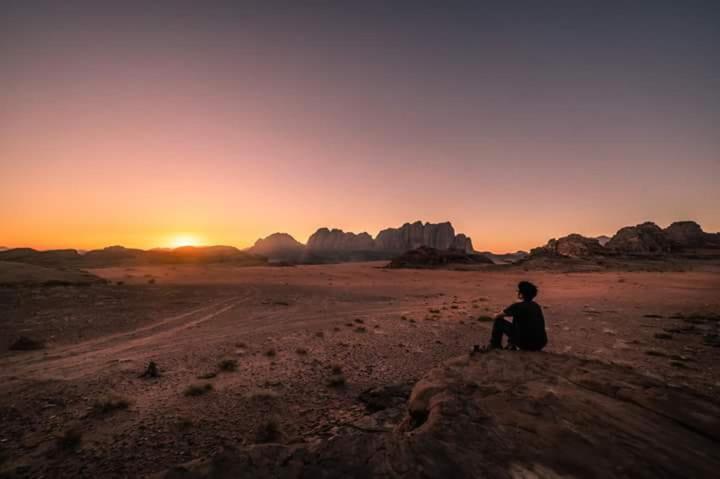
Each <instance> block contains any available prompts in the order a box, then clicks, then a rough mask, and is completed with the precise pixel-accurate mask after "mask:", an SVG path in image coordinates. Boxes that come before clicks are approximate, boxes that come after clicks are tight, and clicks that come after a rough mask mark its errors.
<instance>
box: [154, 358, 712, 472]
mask: <svg viewBox="0 0 720 479" xmlns="http://www.w3.org/2000/svg"><path fill="white" fill-rule="evenodd" d="M388 407H394V406H393V404H392V403H390V404H389V405H388ZM398 410H399V411H400V412H401V414H400V416H399V423H397V424H396V425H395V426H394V427H393V426H392V425H391V426H390V428H389V429H388V428H378V427H373V428H368V427H367V426H366V424H372V423H373V420H372V418H373V417H375V416H377V415H380V414H383V415H384V416H383V417H389V416H391V415H388V410H387V409H383V410H381V411H380V412H377V413H374V414H372V415H370V416H365V417H364V418H361V419H360V420H357V421H355V422H354V423H353V424H348V426H346V427H339V428H337V430H336V431H335V434H334V435H332V436H330V437H329V438H326V439H321V440H318V441H315V442H312V443H296V444H294V445H283V444H278V443H276V444H266V445H255V446H248V447H240V448H237V449H227V450H226V451H225V452H223V453H221V454H217V455H215V456H213V457H212V458H209V459H205V460H202V459H200V460H196V461H193V462H190V463H186V464H184V465H182V466H178V467H175V468H173V469H172V470H170V471H168V472H166V473H165V475H164V477H165V478H167V479H188V478H194V479H196V478H211V477H212V478H231V477H254V478H260V479H262V478H271V477H272V478H281V479H300V478H310V477H320V478H330V477H347V478H361V477H362V478H398V477H402V478H407V479H420V478H433V477H448V478H449V477H452V478H458V479H463V478H474V477H487V478H503V479H507V478H520V477H522V478H536V477H548V478H549V477H554V478H560V477H573V478H580V477H603V478H625V477H636V478H648V479H650V478H653V479H654V478H656V477H714V476H715V475H716V474H717V471H718V470H719V468H720V457H719V456H718V455H717V454H716V451H717V444H718V441H720V402H718V400H717V399H716V398H712V397H709V396H704V395H703V394H700V393H698V392H694V391H688V390H685V389H682V388H678V387H672V386H670V385H668V384H666V382H665V381H663V380H660V379H655V378H653V377H649V376H644V375H642V374H640V373H639V372H638V371H637V370H636V369H632V368H627V367H620V366H613V365H608V364H604V363H601V362H597V361H592V360H585V359H580V358H577V357H573V356H568V355H560V354H551V353H530V352H508V351H495V352H490V353H486V354H478V355H476V356H472V357H469V356H463V357H459V358H456V359H453V360H450V361H447V362H445V363H444V364H443V365H442V366H440V367H438V368H436V369H433V370H432V371H430V372H429V373H428V374H426V375H425V376H424V377H423V378H422V379H421V380H420V381H419V382H418V383H417V384H416V385H415V386H414V388H413V390H412V393H411V395H410V399H409V400H408V402H407V403H406V405H405V406H400V407H399V408H398Z"/></svg>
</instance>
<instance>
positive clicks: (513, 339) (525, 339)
mask: <svg viewBox="0 0 720 479" xmlns="http://www.w3.org/2000/svg"><path fill="white" fill-rule="evenodd" d="M537 293H538V289H537V286H535V285H534V284H532V283H530V282H528V281H521V282H520V283H518V298H520V299H522V301H520V302H518V303H515V304H511V305H510V306H508V307H507V308H505V310H504V311H503V312H502V313H500V314H498V315H497V316H495V322H494V323H493V329H492V336H491V337H490V345H489V346H488V347H487V349H493V348H501V347H502V338H503V335H505V336H507V338H508V347H509V348H513V347H515V348H520V349H524V350H529V351H540V350H541V349H542V348H544V347H545V345H546V344H547V333H546V332H545V317H544V316H543V312H542V308H541V307H540V305H539V304H537V303H536V302H535V301H533V300H534V299H535V296H537ZM508 316H510V317H512V318H513V320H512V322H510V321H508V320H507V319H505V318H506V317H508ZM478 350H479V348H478V347H477V346H476V347H475V349H474V351H478Z"/></svg>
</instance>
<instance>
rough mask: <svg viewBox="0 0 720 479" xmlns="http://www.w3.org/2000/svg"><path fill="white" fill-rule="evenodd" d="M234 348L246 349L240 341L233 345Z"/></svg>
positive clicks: (245, 345) (244, 344)
mask: <svg viewBox="0 0 720 479" xmlns="http://www.w3.org/2000/svg"><path fill="white" fill-rule="evenodd" d="M235 347H236V348H247V344H246V343H244V342H242V341H240V342H237V343H235Z"/></svg>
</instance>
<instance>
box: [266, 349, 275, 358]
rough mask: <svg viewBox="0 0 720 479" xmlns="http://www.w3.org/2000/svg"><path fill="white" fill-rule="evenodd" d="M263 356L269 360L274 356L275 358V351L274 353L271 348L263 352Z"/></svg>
mask: <svg viewBox="0 0 720 479" xmlns="http://www.w3.org/2000/svg"><path fill="white" fill-rule="evenodd" d="M265 356H267V357H269V358H274V357H275V356H277V351H275V350H274V349H273V348H270V349H268V350H267V351H265Z"/></svg>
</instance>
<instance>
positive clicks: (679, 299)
mask: <svg viewBox="0 0 720 479" xmlns="http://www.w3.org/2000/svg"><path fill="white" fill-rule="evenodd" d="M385 264H386V262H368V263H344V264H333V265H300V266H294V267H282V266H259V267H235V266H232V265H223V264H212V265H161V266H138V267H115V268H101V269H93V270H90V271H89V272H90V273H92V274H94V275H97V276H99V277H101V278H104V279H106V280H107V282H106V283H104V284H92V285H88V286H71V285H70V286H68V285H65V286H63V285H58V286H45V287H5V288H0V330H1V331H2V337H3V338H2V342H3V344H2V352H1V353H0V421H1V423H2V428H0V456H1V458H0V461H1V462H0V471H1V474H0V476H2V477H154V476H156V475H158V476H160V477H161V476H162V475H164V474H168V477H174V476H172V474H175V473H177V474H180V475H178V476H177V477H196V476H191V475H187V476H185V475H182V474H183V472H182V471H175V472H172V471H173V469H172V468H174V467H175V466H177V465H179V464H192V463H193V461H196V462H202V461H205V460H207V459H208V458H212V457H215V456H217V455H219V454H223V453H224V452H223V451H226V450H237V449H242V448H248V447H249V448H253V447H262V445H263V444H282V445H283V447H286V448H287V447H294V446H293V445H298V444H299V445H303V444H314V443H320V442H322V441H327V440H329V439H332V438H335V437H338V436H342V435H343V434H346V433H347V434H352V433H361V434H369V435H372V436H373V437H374V436H377V434H378V433H379V434H382V433H383V431H386V430H387V431H390V430H392V429H393V428H397V427H398V424H399V423H401V422H402V421H403V417H402V416H403V414H406V409H407V407H406V406H405V404H406V401H407V398H408V395H409V394H410V391H411V389H412V387H413V385H414V384H416V383H417V382H418V381H420V380H421V379H422V378H423V377H424V376H425V375H426V374H427V373H428V372H429V371H430V370H432V369H433V368H436V367H438V366H439V365H441V364H442V363H443V361H446V360H449V359H451V358H458V357H461V358H462V357H466V358H467V357H469V355H468V351H469V350H470V348H471V347H472V346H473V345H474V344H485V343H486V342H487V340H488V337H489V334H490V329H491V326H492V322H491V320H490V317H491V316H493V315H494V314H495V313H496V312H498V311H499V310H501V309H502V308H504V307H505V306H507V305H509V304H511V303H512V302H514V301H516V300H517V299H516V284H517V282H518V281H519V280H525V279H527V280H531V281H533V282H535V283H536V284H537V285H538V286H539V289H540V294H539V296H538V298H537V300H538V302H539V303H540V304H541V305H542V306H543V308H544V312H545V317H546V322H547V328H548V334H549V337H550V342H549V345H548V347H547V348H546V352H543V353H516V352H510V351H501V352H498V353H492V354H493V356H492V358H493V360H495V361H503V362H505V363H506V364H514V363H517V362H518V361H521V362H522V361H523V359H522V357H523V356H522V355H526V354H527V355H536V356H540V357H545V356H548V357H553V358H556V359H557V358H565V357H566V358H570V359H569V360H571V361H581V362H582V363H583V364H585V362H587V364H598V365H601V366H598V367H602V368H604V369H603V371H605V372H606V373H607V374H605V376H604V379H602V381H601V382H603V384H605V385H606V386H607V387H613V382H614V381H617V382H618V384H625V383H626V381H625V379H623V375H624V374H632V375H633V377H642V378H649V379H648V381H651V382H654V383H653V384H661V385H662V387H663V388H668V391H681V392H682V394H684V395H687V396H688V397H693V398H701V400H702V402H703V406H702V407H705V408H709V410H710V411H713V410H714V411H718V410H720V408H718V400H717V397H718V391H720V369H718V364H720V363H719V361H718V359H720V348H718V333H719V332H720V331H719V330H718V327H719V325H720V322H719V321H718V314H720V296H719V295H718V294H717V291H718V289H720V273H718V272H717V271H714V270H712V269H709V270H700V271H677V272H646V271H645V272H644V271H599V272H563V271H524V270H523V269H521V268H513V267H507V268H486V269H479V270H473V271H449V270H405V269H397V270H393V269H387V268H385V267H384V266H385ZM20 336H24V337H27V338H36V339H38V340H41V341H42V342H43V347H42V349H34V350H32V348H30V349H31V350H28V351H15V350H12V351H11V350H8V347H9V346H10V342H11V340H12V339H13V338H17V337H20ZM517 358H520V359H517ZM471 360H474V361H483V360H484V359H483V358H482V357H480V358H475V359H472V358H471ZM558 361H560V362H559V363H558V364H564V362H563V361H564V360H562V359H558ZM150 362H154V363H155V365H156V366H157V373H158V374H157V375H154V374H150V375H149V376H150V377H148V375H145V376H143V373H144V372H146V370H147V366H148V364H149V363H150ZM568 364H570V363H568ZM547 367H548V368H552V367H553V366H552V361H550V362H549V363H547ZM614 371H617V374H616V373H615V372H614ZM153 376H156V377H153ZM648 387H649V386H648ZM373 390H375V391H380V393H379V394H380V396H379V398H380V401H381V402H382V401H389V402H391V403H393V406H396V409H395V412H394V413H392V414H390V413H388V414H386V415H384V416H382V417H378V416H377V415H375V416H373V415H371V413H376V412H377V411H381V410H382V409H385V406H386V405H384V404H381V405H379V406H378V405H373V404H372V400H368V398H369V397H371V396H372V393H369V392H370V391H373ZM383 391H385V396H383ZM387 391H390V392H389V393H388V392H387ZM558 394H559V393H558ZM662 394H665V393H662ZM611 396H612V395H611ZM612 400H613V401H614V402H613V403H612V404H611V405H610V406H609V409H610V410H614V411H616V412H617V415H618V418H619V420H621V421H628V422H630V423H632V421H634V420H635V419H636V418H637V416H636V415H635V412H638V413H640V412H643V411H640V409H638V410H637V411H635V409H634V408H638V407H640V406H638V405H637V404H638V403H637V401H634V402H633V401H630V402H624V401H623V399H622V396H620V395H616V396H613V398H612ZM631 402H632V403H633V404H630V403H631ZM669 407H670V412H667V411H665V412H662V413H658V414H657V418H656V419H652V420H651V421H650V422H657V425H653V426H652V427H657V428H659V429H658V430H659V431H663V430H664V431H665V432H666V433H667V434H668V438H667V439H668V440H670V441H672V440H673V439H672V434H674V433H673V431H675V430H676V429H678V425H679V424H680V426H682V427H679V429H680V430H681V431H680V432H677V434H690V435H693V434H696V435H697V440H698V441H700V443H699V444H700V445H699V446H697V447H696V448H695V452H694V453H695V454H697V455H698V457H685V460H686V461H687V462H688V463H689V464H696V465H698V470H697V471H696V472H697V474H702V473H703V471H707V470H708V468H712V467H715V466H716V465H717V461H718V459H717V452H718V449H717V444H718V443H717V441H718V438H717V434H716V433H717V430H716V431H715V433H712V432H707V431H708V429H707V428H706V429H703V427H704V426H703V424H704V425H705V426H707V427H709V428H712V427H714V425H717V418H713V417H700V419H698V420H700V421H701V423H702V424H701V426H693V425H692V424H691V423H692V421H690V423H687V421H686V423H683V419H682V417H684V416H685V415H686V414H687V412H688V411H687V410H686V409H687V408H688V407H691V406H690V405H689V403H686V404H675V403H672V404H670V406H669ZM674 408H676V409H677V411H676V413H675V412H673V411H675V409H674ZM551 409H552V407H550V409H549V410H551ZM645 409H647V408H645ZM390 410H391V408H389V407H388V409H387V411H390ZM381 412H382V411H381ZM690 412H691V413H692V411H690ZM696 412H697V414H698V415H702V414H706V415H707V413H703V412H702V411H696ZM393 414H394V415H393ZM533 414H534V413H533ZM538 414H539V415H540V416H542V415H543V413H542V412H539V413H538ZM566 414H570V415H571V416H572V414H573V413H572V411H570V412H569V413H568V412H567V411H566ZM578 414H580V413H579V412H578ZM674 414H677V416H674ZM533 417H535V416H533ZM643 417H644V416H643ZM678 418H680V419H678ZM574 419H577V420H578V421H581V420H582V418H580V417H575V418H574ZM567 420H568V419H567V417H566V418H565V419H563V418H559V419H558V418H555V419H552V421H555V422H557V421H560V422H562V421H567ZM570 421H572V418H571V419H570ZM645 421H647V418H646V419H645ZM666 423H667V424H666ZM688 424H690V425H688ZM665 425H667V427H665ZM663 428H664V429H663ZM693 430H694V432H693ZM710 430H711V429H710ZM655 432H657V431H655ZM534 433H535V434H541V433H540V432H538V431H535V432H534ZM598 434H600V435H602V433H598ZM608 434H610V433H608ZM693 437H694V436H693ZM595 439H597V438H595ZM616 439H617V438H616ZM691 439H692V438H690V439H683V437H679V438H678V440H680V441H682V440H687V441H690V440H691ZM458 440H461V439H458ZM569 440H570V439H568V438H566V442H567V441H569ZM614 440H615V439H612V438H608V439H607V441H609V443H611V442H612V441H614ZM617 440H620V439H617ZM648 440H651V438H648ZM692 440H693V441H694V440H695V439H692ZM641 442H642V441H640V443H638V442H637V438H635V442H634V443H632V444H631V445H630V446H627V447H630V448H631V449H632V448H638V450H641V449H642V447H643V445H642V444H641ZM628 444H630V443H628ZM493 447H497V448H498V449H500V448H502V447H503V446H502V442H501V441H496V443H495V445H494V446H493ZM608 447H610V446H608ZM618 447H625V446H622V445H619V446H618ZM713 457H714V458H713ZM681 466H683V465H682V464H681ZM659 467H660V466H659ZM683 467H685V466H683ZM528 470H529V469H528ZM560 470H563V468H562V467H560ZM681 470H682V469H681ZM167 471H170V472H167ZM509 471H510V472H507V477H513V473H512V469H509ZM519 471H520V472H517V471H516V472H517V474H515V476H514V477H533V476H528V475H524V476H523V475H522V474H524V473H523V471H525V472H527V470H524V469H521V470H519ZM538 471H540V472H538ZM542 471H545V472H547V471H548V469H537V470H535V472H534V473H535V474H536V476H535V477H550V476H551V474H550V473H547V474H543V473H542ZM659 471H660V472H662V471H665V472H667V473H668V474H670V475H672V474H673V473H677V470H670V469H659ZM690 471H691V472H692V470H690ZM266 472H267V471H266ZM616 472H617V475H618V477H625V476H626V475H627V474H626V472H627V471H626V472H625V473H623V472H622V470H618V471H616ZM187 474H194V473H192V472H187ZM198 474H200V473H198ZM208 474H209V475H208V476H207V477H232V474H230V473H228V475H226V476H222V475H221V474H220V475H215V476H213V475H212V474H211V473H208ZM267 474H268V477H275V476H277V477H280V476H282V474H280V473H278V472H277V470H275V472H272V470H271V472H268V473H267ZM528 474H529V473H528ZM495 475H497V476H502V475H503V474H495ZM631 475H632V474H630V475H629V476H631ZM259 476H260V474H259V473H258V477H259ZM349 476H356V477H359V476H360V474H359V473H358V474H353V473H349V474H348V475H347V476H346V477H349ZM401 476H402V474H398V477H401ZM420 476H422V474H420ZM490 476H493V474H490ZM629 476H627V477H629ZM197 477H206V476H197ZM263 477H264V476H263ZM307 477H311V475H307ZM318 477H319V476H318ZM326 477H337V476H333V475H332V474H329V475H327V476H326ZM553 477H560V476H559V475H558V476H553ZM577 477H580V476H579V475H578V476H577ZM598 477H600V476H598Z"/></svg>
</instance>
